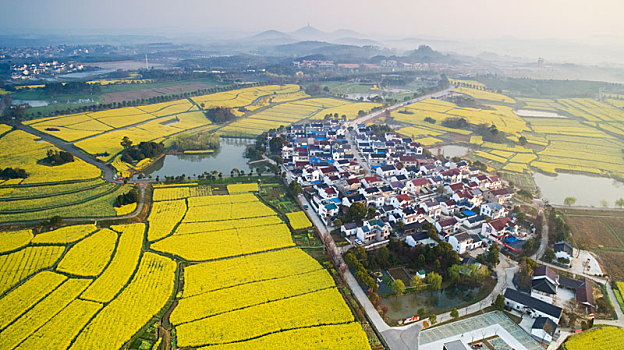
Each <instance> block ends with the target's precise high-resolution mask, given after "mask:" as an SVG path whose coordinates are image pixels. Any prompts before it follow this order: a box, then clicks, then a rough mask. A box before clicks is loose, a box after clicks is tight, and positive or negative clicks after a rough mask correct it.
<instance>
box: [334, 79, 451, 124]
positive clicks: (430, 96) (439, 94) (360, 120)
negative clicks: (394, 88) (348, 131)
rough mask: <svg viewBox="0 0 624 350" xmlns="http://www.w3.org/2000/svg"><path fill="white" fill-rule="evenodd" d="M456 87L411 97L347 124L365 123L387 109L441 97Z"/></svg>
mask: <svg viewBox="0 0 624 350" xmlns="http://www.w3.org/2000/svg"><path fill="white" fill-rule="evenodd" d="M454 88H455V87H454V86H450V87H449V88H448V89H446V90H442V91H438V92H434V93H431V94H427V95H423V96H420V97H416V98H414V99H411V100H409V101H405V102H401V103H397V104H395V105H392V106H390V107H386V108H382V109H380V110H378V111H375V112H373V113H370V114H367V115H365V116H362V117H359V118H357V119H354V120H352V121H349V122H346V123H345V126H356V125H357V124H365V123H366V121H368V120H369V119H373V118H376V117H378V116H380V115H382V114H383V113H385V112H386V111H394V110H395V109H399V108H401V107H405V106H407V105H409V104H412V103H414V102H419V101H422V100H426V99H428V98H439V97H442V96H446V95H448V94H449V93H450V92H451V91H453V89H454Z"/></svg>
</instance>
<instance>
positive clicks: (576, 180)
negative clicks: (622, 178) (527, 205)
mask: <svg viewBox="0 0 624 350" xmlns="http://www.w3.org/2000/svg"><path fill="white" fill-rule="evenodd" d="M533 179H535V184H536V185H537V187H539V189H540V192H541V194H542V198H543V199H545V200H547V201H549V202H550V203H552V204H560V205H562V204H563V201H564V199H565V198H566V197H574V198H576V204H575V205H577V206H594V207H602V206H603V204H605V202H606V204H607V206H608V207H611V208H612V207H614V206H615V201H616V200H618V199H620V198H624V183H622V182H619V181H616V180H613V179H609V178H606V177H597V176H587V175H576V174H558V175H557V176H547V175H544V174H540V173H535V174H534V175H533Z"/></svg>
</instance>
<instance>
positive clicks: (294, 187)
mask: <svg viewBox="0 0 624 350" xmlns="http://www.w3.org/2000/svg"><path fill="white" fill-rule="evenodd" d="M288 190H289V191H290V193H292V195H293V196H295V197H297V196H298V195H299V194H300V193H301V191H302V188H301V185H300V184H299V183H298V182H297V181H294V180H293V181H291V182H290V183H289V184H288Z"/></svg>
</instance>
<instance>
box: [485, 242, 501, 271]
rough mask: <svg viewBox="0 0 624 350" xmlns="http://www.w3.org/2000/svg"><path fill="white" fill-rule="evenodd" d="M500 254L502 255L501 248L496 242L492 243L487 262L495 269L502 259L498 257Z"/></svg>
mask: <svg viewBox="0 0 624 350" xmlns="http://www.w3.org/2000/svg"><path fill="white" fill-rule="evenodd" d="M499 254H500V247H499V246H498V244H497V243H496V242H494V243H492V245H491V246H490V249H488V254H487V258H486V260H487V262H488V263H489V264H491V265H492V266H493V267H496V265H498V263H499V262H500V258H499V257H498V255H499Z"/></svg>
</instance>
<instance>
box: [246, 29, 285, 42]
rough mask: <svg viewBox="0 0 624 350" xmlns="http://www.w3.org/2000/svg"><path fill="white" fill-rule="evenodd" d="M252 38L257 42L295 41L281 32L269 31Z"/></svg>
mask: <svg viewBox="0 0 624 350" xmlns="http://www.w3.org/2000/svg"><path fill="white" fill-rule="evenodd" d="M251 38H252V39H255V40H293V38H292V37H291V36H290V35H288V34H286V33H284V32H280V31H279V30H267V31H264V32H262V33H258V34H256V35H253V36H252V37H251Z"/></svg>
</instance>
